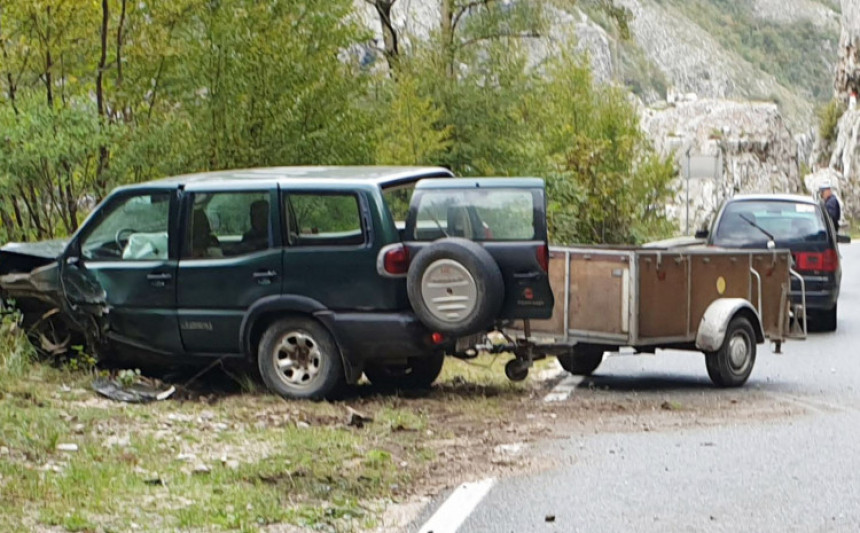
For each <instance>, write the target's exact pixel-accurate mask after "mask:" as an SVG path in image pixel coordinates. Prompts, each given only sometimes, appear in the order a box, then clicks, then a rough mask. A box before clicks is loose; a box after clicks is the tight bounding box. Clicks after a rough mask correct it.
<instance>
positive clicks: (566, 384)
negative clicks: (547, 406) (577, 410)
mask: <svg viewBox="0 0 860 533" xmlns="http://www.w3.org/2000/svg"><path fill="white" fill-rule="evenodd" d="M584 379H585V376H573V375H570V376H567V377H566V378H564V379H563V380H561V381H559V383H558V385H556V386H555V387H553V388H552V390H551V391H549V393H548V394H547V395H546V396H544V398H543V401H544V402H545V403H552V402H563V401H565V400H567V399H568V398H570V395H571V394H573V391H574V390H576V387H578V386H579V384H580V383H582V380H584Z"/></svg>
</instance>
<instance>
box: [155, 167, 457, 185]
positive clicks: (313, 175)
mask: <svg viewBox="0 0 860 533" xmlns="http://www.w3.org/2000/svg"><path fill="white" fill-rule="evenodd" d="M453 175H454V174H453V173H451V171H450V170H448V169H445V168H442V167H376V166H304V167H263V168H248V169H234V170H218V171H214V172H199V173H195V174H183V175H179V176H172V177H168V178H162V179H158V180H154V181H150V182H147V183H144V184H141V185H147V186H164V187H171V188H172V187H176V186H180V187H181V186H183V185H187V184H191V183H196V184H200V183H205V182H212V183H218V184H222V183H226V182H236V181H240V182H241V181H253V182H276V183H287V182H289V183H295V182H313V181H316V180H331V181H332V182H341V183H362V184H372V185H378V186H382V187H385V186H390V185H397V184H398V183H403V182H409V181H414V180H417V179H421V178H450V177H452V176H453Z"/></svg>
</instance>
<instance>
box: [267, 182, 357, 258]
mask: <svg viewBox="0 0 860 533" xmlns="http://www.w3.org/2000/svg"><path fill="white" fill-rule="evenodd" d="M284 208H285V209H284V212H285V213H287V217H288V219H287V221H286V224H285V225H286V227H287V234H288V236H289V244H290V245H291V246H359V245H362V244H364V243H365V232H364V228H363V226H362V217H361V209H360V207H359V203H358V196H356V195H355V194H347V193H341V194H324V193H290V194H288V195H286V196H285V197H284Z"/></svg>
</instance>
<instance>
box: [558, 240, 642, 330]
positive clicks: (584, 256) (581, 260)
mask: <svg viewBox="0 0 860 533" xmlns="http://www.w3.org/2000/svg"><path fill="white" fill-rule="evenodd" d="M629 298H630V268H629V263H628V256H627V255H626V254H609V253H604V254H601V253H593V254H591V253H579V252H576V253H571V254H570V304H569V312H568V328H570V329H571V330H575V331H587V332H591V333H598V334H610V335H621V334H626V333H627V332H628V331H629V327H630V325H629V309H630V308H629Z"/></svg>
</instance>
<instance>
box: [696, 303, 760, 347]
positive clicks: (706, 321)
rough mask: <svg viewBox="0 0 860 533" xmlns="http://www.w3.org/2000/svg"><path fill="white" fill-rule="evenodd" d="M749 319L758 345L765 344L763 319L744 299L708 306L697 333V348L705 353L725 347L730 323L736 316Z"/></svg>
mask: <svg viewBox="0 0 860 533" xmlns="http://www.w3.org/2000/svg"><path fill="white" fill-rule="evenodd" d="M738 315H741V316H743V317H745V318H747V319H748V320H749V321H750V324H752V326H753V329H755V337H756V342H757V343H762V342H764V334H763V332H762V327H761V318H760V317H759V316H758V312H757V311H756V310H755V308H754V307H753V306H752V304H750V303H749V302H748V301H747V300H744V299H743V298H720V299H719V300H715V301H714V302H712V303H711V305H710V306H708V309H707V310H706V311H705V314H704V315H703V316H702V320H701V322H699V329H698V331H697V332H696V348H698V349H699V350H701V351H703V352H715V351H717V350H719V349H720V346H722V345H723V339H724V338H725V336H726V330H727V329H728V327H729V322H731V321H732V319H733V318H735V317H736V316H738Z"/></svg>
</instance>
